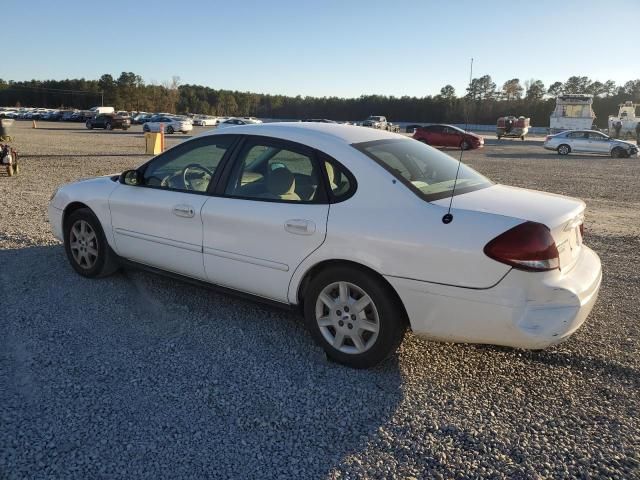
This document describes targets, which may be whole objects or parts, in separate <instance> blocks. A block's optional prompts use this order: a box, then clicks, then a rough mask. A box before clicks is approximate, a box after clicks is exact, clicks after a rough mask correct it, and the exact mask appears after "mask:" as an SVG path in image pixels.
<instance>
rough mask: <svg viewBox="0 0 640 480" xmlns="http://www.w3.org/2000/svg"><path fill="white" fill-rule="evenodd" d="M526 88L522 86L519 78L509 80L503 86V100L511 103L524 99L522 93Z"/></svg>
mask: <svg viewBox="0 0 640 480" xmlns="http://www.w3.org/2000/svg"><path fill="white" fill-rule="evenodd" d="M523 91H524V88H522V85H520V79H519V78H512V79H511V80H507V81H506V82H504V84H503V85H502V98H504V99H505V100H506V101H508V102H510V101H513V100H520V99H521V98H522V92H523Z"/></svg>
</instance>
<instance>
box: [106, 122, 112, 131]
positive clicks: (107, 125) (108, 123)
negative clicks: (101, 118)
mask: <svg viewBox="0 0 640 480" xmlns="http://www.w3.org/2000/svg"><path fill="white" fill-rule="evenodd" d="M104 129H105V130H113V125H111V122H107V123H105V124H104Z"/></svg>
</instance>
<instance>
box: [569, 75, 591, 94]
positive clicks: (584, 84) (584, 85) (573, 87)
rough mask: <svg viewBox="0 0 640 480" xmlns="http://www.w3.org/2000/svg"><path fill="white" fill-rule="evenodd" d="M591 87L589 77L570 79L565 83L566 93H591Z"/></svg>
mask: <svg viewBox="0 0 640 480" xmlns="http://www.w3.org/2000/svg"><path fill="white" fill-rule="evenodd" d="M590 87H591V80H589V77H576V76H574V77H569V79H568V80H567V81H566V82H565V83H564V93H589V89H590Z"/></svg>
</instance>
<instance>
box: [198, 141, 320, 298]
mask: <svg viewBox="0 0 640 480" xmlns="http://www.w3.org/2000/svg"><path fill="white" fill-rule="evenodd" d="M225 170H226V172H225V174H224V176H225V177H226V179H225V181H224V182H222V183H221V184H220V186H219V189H218V191H217V195H216V196H214V197H211V198H210V199H209V200H207V202H206V203H205V205H204V206H203V208H202V224H203V226H204V238H203V247H204V248H203V252H204V266H205V271H206V274H207V278H208V279H209V280H210V281H211V282H213V283H216V284H218V285H223V286H226V287H230V288H234V289H236V290H241V291H244V292H248V293H251V294H254V295H259V296H262V297H265V298H270V299H273V300H278V301H283V302H286V301H287V293H288V288H289V281H290V280H291V276H292V275H293V272H294V271H295V269H296V267H297V266H298V265H300V263H302V261H303V260H304V258H305V257H307V256H308V255H309V254H311V253H312V252H313V251H314V250H315V249H317V248H318V247H319V246H320V245H321V244H322V242H324V239H325V234H326V225H327V215H328V212H329V205H328V204H327V202H326V191H325V187H324V184H325V180H324V173H322V172H321V168H320V166H319V162H318V160H317V158H316V155H315V153H314V152H313V151H312V150H310V149H308V148H305V147H304V146H301V145H298V144H293V143H288V142H282V141H278V140H272V139H267V138H265V137H249V138H247V139H246V140H245V143H244V145H243V146H242V147H241V148H240V150H239V151H238V154H237V156H236V158H235V159H234V161H233V164H231V165H229V167H227V168H225Z"/></svg>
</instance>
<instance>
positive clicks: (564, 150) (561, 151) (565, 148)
mask: <svg viewBox="0 0 640 480" xmlns="http://www.w3.org/2000/svg"><path fill="white" fill-rule="evenodd" d="M570 152H571V147H569V145H565V144H562V145H560V146H559V147H558V155H569V153H570Z"/></svg>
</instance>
